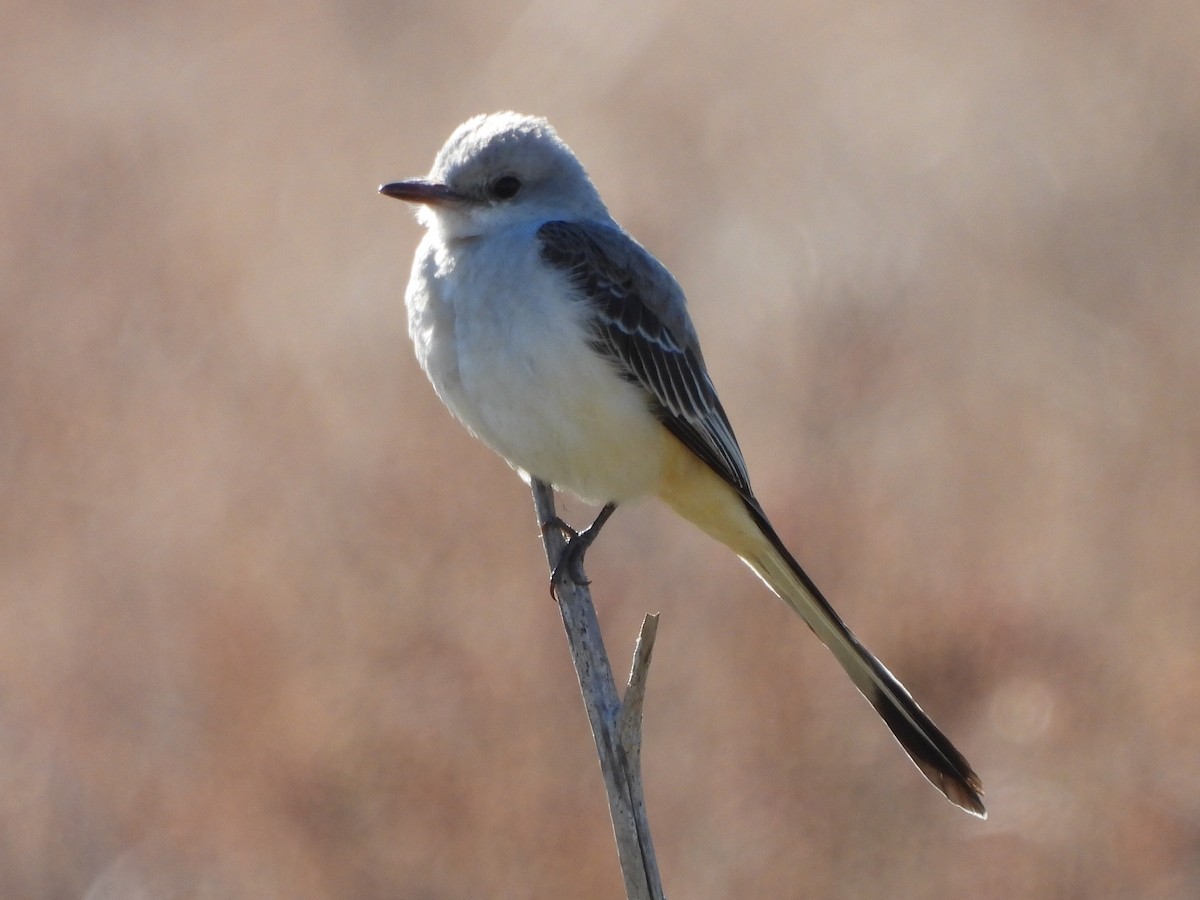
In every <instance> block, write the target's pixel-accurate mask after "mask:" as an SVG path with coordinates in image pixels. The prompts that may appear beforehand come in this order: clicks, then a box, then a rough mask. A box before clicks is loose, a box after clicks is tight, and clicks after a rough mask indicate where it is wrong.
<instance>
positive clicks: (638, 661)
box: [531, 481, 663, 900]
mask: <svg viewBox="0 0 1200 900" xmlns="http://www.w3.org/2000/svg"><path fill="white" fill-rule="evenodd" d="M531 487H532V489H533V505H534V508H535V509H536V511H537V517H538V524H539V525H541V526H542V535H543V543H544V544H545V548H546V561H547V563H548V564H549V566H550V571H551V572H553V571H554V569H555V567H556V566H557V564H558V560H559V557H560V556H561V554H562V551H563V548H564V546H565V545H566V541H565V539H564V538H563V536H562V534H560V533H559V531H558V529H557V528H548V527H546V523H548V522H551V521H553V520H554V517H555V512H554V492H553V490H552V489H551V488H550V487H549V485H546V484H543V483H542V482H540V481H534V482H533V483H532V485H531ZM570 568H571V567H570V566H563V567H562V571H560V573H559V577H558V579H557V580H556V581H555V584H554V593H555V597H556V598H557V599H558V608H559V611H560V612H561V613H562V619H563V626H564V628H566V632H567V642H568V644H569V645H570V650H571V659H572V661H573V662H574V664H575V674H576V675H577V676H578V677H579V689H580V691H581V692H582V694H583V703H584V706H585V707H586V708H587V714H588V719H589V721H590V722H591V726H592V737H593V738H594V739H595V741H596V753H597V755H598V756H599V758H600V771H601V774H602V775H603V776H604V786H605V789H606V791H607V792H608V806H609V813H610V815H611V816H612V823H613V834H614V836H615V837H616V841H617V854H618V856H619V857H620V861H621V873H622V874H623V875H624V878H625V893H626V895H627V896H628V897H629V898H630V900H661V898H662V897H663V890H662V880H661V879H660V877H659V874H658V863H657V862H656V861H655V858H654V845H653V842H652V841H651V839H650V825H649V822H648V821H647V819H646V802H645V798H644V797H643V796H642V772H641V741H642V735H641V722H642V699H643V697H644V696H645V688H646V675H647V672H648V670H649V666H650V656H651V651H652V650H653V648H654V635H655V630H656V629H657V626H658V616H647V617H646V619H645V621H644V622H643V623H642V632H641V635H640V636H639V638H638V644H637V649H636V651H635V653H634V660H633V668H632V670H631V671H630V673H629V686H628V688H627V690H626V693H625V704H624V705H623V704H622V703H621V699H620V697H619V696H618V695H617V685H616V682H615V681H614V680H613V674H612V666H611V665H609V662H608V655H607V654H606V653H605V651H604V640H603V637H602V636H601V634H600V623H599V622H598V621H597V619H596V610H595V607H594V606H593V605H592V595H591V591H589V590H588V587H587V585H586V584H577V583H575V581H573V580H572V578H571V573H570V572H568V571H567V570H568V569H570Z"/></svg>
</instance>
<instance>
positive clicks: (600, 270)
mask: <svg viewBox="0 0 1200 900" xmlns="http://www.w3.org/2000/svg"><path fill="white" fill-rule="evenodd" d="M537 234H538V239H539V240H540V242H541V256H542V260H543V261H544V262H545V263H546V264H547V265H549V266H551V267H552V268H555V269H558V270H560V271H562V272H563V273H565V274H566V276H567V278H568V280H569V281H570V283H571V285H572V286H573V287H574V288H575V289H576V290H578V291H579V293H580V295H581V296H582V297H583V298H584V299H585V300H586V302H587V303H588V304H589V306H590V308H591V311H592V313H593V315H594V319H593V321H594V323H595V335H594V338H593V340H592V347H593V349H595V350H596V351H597V352H599V353H600V354H602V355H603V356H605V357H607V358H608V359H610V360H611V361H612V362H613V363H614V365H615V366H616V367H617V370H618V372H619V373H620V374H621V375H622V377H624V378H625V379H627V380H628V381H630V382H633V383H634V384H638V385H640V386H641V387H642V388H644V389H645V391H646V392H647V394H648V395H649V398H650V400H651V408H652V410H653V411H654V413H655V415H657V416H658V418H659V420H660V421H661V422H662V423H663V425H664V426H665V427H666V428H667V429H668V430H670V431H671V433H672V434H674V435H675V436H676V437H677V438H679V440H680V441H682V442H683V444H684V445H685V446H686V447H688V449H690V450H691V451H692V452H693V453H695V454H696V455H697V456H699V457H700V458H701V459H702V460H704V462H706V463H707V464H708V465H709V466H710V467H711V468H712V469H713V470H714V471H715V472H716V473H717V474H718V475H720V476H721V477H722V478H724V479H725V480H726V481H728V482H729V483H730V484H731V485H732V486H733V487H734V488H736V489H737V491H738V492H739V493H740V494H742V496H743V497H745V498H746V499H747V500H750V501H752V502H753V498H754V495H753V492H752V491H751V490H750V478H749V476H748V475H747V474H746V463H745V460H744V459H743V458H742V451H741V448H739V447H738V443H737V438H736V437H734V434H733V428H732V427H731V426H730V424H729V418H728V417H727V416H726V415H725V410H724V409H722V408H721V401H720V400H718V399H717V392H716V390H715V389H714V388H713V385H712V381H710V380H709V377H708V372H707V370H706V369H705V367H704V359H703V357H702V356H701V354H700V345H699V342H698V341H697V339H696V333H695V330H694V329H693V327H692V323H691V321H690V320H689V318H688V315H687V307H686V305H685V301H684V297H683V291H682V290H680V288H679V285H678V284H677V283H676V281H675V279H674V278H672V277H671V273H670V272H668V271H667V270H666V269H665V268H664V267H663V266H662V264H661V263H659V262H658V260H656V259H655V258H654V257H653V256H651V255H650V254H649V253H647V252H646V251H645V250H644V249H643V248H642V247H641V245H639V244H638V243H637V242H636V241H635V240H633V238H631V237H629V235H627V234H625V233H624V232H623V231H621V230H620V229H618V228H614V227H611V226H605V225H597V224H591V223H580V222H547V223H546V224H545V225H543V226H542V227H541V228H539V229H538V233H537Z"/></svg>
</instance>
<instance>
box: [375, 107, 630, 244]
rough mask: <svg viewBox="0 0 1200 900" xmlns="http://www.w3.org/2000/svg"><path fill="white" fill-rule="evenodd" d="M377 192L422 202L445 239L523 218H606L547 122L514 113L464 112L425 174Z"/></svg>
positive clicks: (426, 219)
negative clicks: (466, 114)
mask: <svg viewBox="0 0 1200 900" xmlns="http://www.w3.org/2000/svg"><path fill="white" fill-rule="evenodd" d="M379 191H380V193H382V194H386V195H387V196H389V197H396V198H398V199H400V200H407V201H408V202H410V203H417V204H420V209H419V210H418V212H417V218H418V220H419V221H420V222H421V224H423V225H425V226H426V227H428V228H439V229H440V230H441V231H442V232H443V233H444V235H445V237H446V238H447V239H455V238H468V237H478V236H480V235H483V234H487V233H489V232H492V231H495V230H497V229H500V228H507V227H511V226H513V225H519V224H521V223H526V222H527V223H531V224H540V223H542V222H546V221H549V220H552V219H565V220H568V221H569V220H575V221H580V220H584V221H587V220H592V221H594V220H602V221H605V220H608V218H609V215H608V210H607V209H605V207H604V202H603V201H602V200H601V199H600V195H599V194H598V193H597V192H596V189H595V187H593V186H592V182H591V179H589V178H588V174H587V172H586V171H585V170H584V168H583V166H582V165H581V164H580V162H579V160H578V159H576V158H575V154H574V153H572V152H571V148H570V147H568V146H567V145H566V144H564V143H563V142H562V140H561V139H560V138H559V136H558V135H557V134H555V132H554V129H553V128H551V127H550V123H549V122H547V121H546V120H545V119H539V118H535V117H533V116H522V115H519V114H517V113H513V112H502V113H493V114H491V115H485V116H476V117H475V118H473V119H468V120H467V121H466V122H464V123H463V124H462V125H459V126H458V128H456V129H455V131H454V134H452V135H450V139H449V140H448V141H446V145H445V146H444V147H442V149H441V151H440V152H439V153H438V155H437V159H436V160H434V163H433V169H432V170H431V171H430V173H429V176H428V177H427V178H420V179H412V180H409V181H397V182H394V183H392V184H385V185H383V186H381V187H380V188H379Z"/></svg>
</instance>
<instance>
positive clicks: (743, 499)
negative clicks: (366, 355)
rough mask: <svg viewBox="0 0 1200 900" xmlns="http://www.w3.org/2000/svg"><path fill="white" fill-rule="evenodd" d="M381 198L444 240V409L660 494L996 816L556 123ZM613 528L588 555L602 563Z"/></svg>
mask: <svg viewBox="0 0 1200 900" xmlns="http://www.w3.org/2000/svg"><path fill="white" fill-rule="evenodd" d="M380 191H381V192H382V193H384V194H386V195H387V196H389V197H398V198H399V199H401V200H407V201H409V202H410V203H416V204H419V207H420V208H419V210H418V213H417V216H418V218H419V220H420V221H421V223H422V224H424V225H425V226H426V228H427V229H428V231H427V232H426V234H425V238H424V240H422V241H421V245H420V247H419V248H418V249H417V255H416V260H415V261H414V264H413V270H412V277H411V280H410V281H409V283H408V292H407V295H406V300H407V304H408V327H409V333H410V334H411V336H412V339H413V343H414V344H415V345H416V351H417V359H418V360H420V363H421V366H422V367H423V368H424V369H425V372H426V373H427V374H428V375H429V379H430V381H432V382H433V386H434V389H435V390H436V391H437V393H438V396H439V397H441V398H442V401H443V402H444V403H445V404H446V406H448V407H449V408H450V411H451V412H452V413H454V415H455V416H457V417H458V419H459V420H460V421H461V422H462V423H463V424H464V425H466V426H467V428H468V429H469V430H470V431H471V433H472V434H474V435H475V436H476V437H478V438H479V439H480V440H482V441H484V442H485V443H486V444H488V445H489V446H490V447H492V448H493V449H494V450H496V452H498V453H499V454H500V455H501V456H503V457H504V458H505V459H506V460H508V462H509V464H510V465H512V466H513V467H514V468H515V469H517V470H518V471H519V472H521V473H522V475H523V476H525V477H534V478H538V479H540V480H542V481H545V482H547V483H549V484H552V485H553V486H554V487H556V488H560V489H563V490H566V491H570V492H571V493H573V494H575V495H577V496H579V497H580V498H582V499H584V500H586V501H589V502H592V503H596V504H604V505H605V508H604V511H603V512H602V513H601V516H600V518H599V519H598V522H602V521H603V520H604V519H605V518H607V515H608V514H609V513H611V511H612V509H613V508H614V507H615V506H616V505H617V504H619V503H621V502H623V501H626V500H632V499H635V498H637V497H643V496H646V495H657V496H659V497H661V498H662V499H663V500H665V501H666V502H667V503H668V504H669V505H670V506H671V507H672V508H673V509H674V510H675V511H676V512H678V513H679V514H680V515H681V516H683V517H684V518H685V519H688V520H689V521H691V522H694V523H695V524H696V525H697V526H699V527H700V528H701V529H702V530H703V531H705V532H707V533H708V534H709V535H711V536H712V537H714V538H716V539H717V540H718V541H720V542H721V543H722V544H725V545H726V546H727V547H729V548H730V549H731V550H733V552H734V553H736V554H737V555H738V556H739V557H741V558H742V560H743V561H745V563H746V564H747V565H748V566H750V568H751V569H753V570H754V571H755V572H756V573H757V574H758V575H759V577H760V578H762V580H763V581H765V582H766V583H767V586H768V587H769V588H771V590H772V591H774V592H775V593H776V594H778V595H779V596H780V597H781V598H783V600H785V601H786V602H787V603H788V604H789V605H790V606H791V607H792V608H793V609H794V610H795V611H796V612H797V613H799V614H800V615H801V617H803V619H804V621H805V622H807V623H808V626H809V627H810V628H811V629H812V630H813V631H814V632H815V633H816V635H817V637H819V638H820V639H821V641H822V642H823V643H824V644H825V646H827V647H828V648H829V649H830V650H832V651H833V655H834V656H835V657H836V658H837V660H838V662H840V663H841V664H842V667H843V668H844V669H845V670H846V673H847V674H848V675H849V676H850V679H851V680H852V681H853V682H854V684H855V686H856V687H857V688H858V689H859V690H860V691H861V692H862V693H863V695H864V696H865V697H866V698H867V700H869V701H870V703H871V705H872V706H874V707H875V709H876V711H877V712H878V713H879V715H880V716H882V717H883V720H884V722H885V723H887V726H888V727H889V728H890V729H891V730H892V733H893V734H894V735H895V736H896V739H897V740H898V741H899V742H900V745H901V746H902V747H903V748H904V749H905V751H907V752H908V755H909V756H910V757H911V758H912V760H913V762H914V763H916V765H917V768H919V769H920V770H921V772H922V773H923V774H924V775H925V777H926V778H928V779H929V780H930V782H932V783H933V785H934V786H935V787H936V788H938V789H939V790H940V791H941V792H942V793H943V794H945V795H946V797H947V798H949V800H950V801H951V802H952V803H954V804H956V805H958V806H960V807H962V808H963V809H965V810H966V811H967V812H970V813H973V814H975V815H978V816H984V815H986V813H985V812H984V808H983V802H982V799H981V795H982V793H983V789H982V786H981V784H980V781H979V778H978V776H976V774H975V773H974V772H973V771H972V770H971V767H970V765H969V764H968V763H967V761H966V760H965V759H964V758H963V756H962V754H960V753H959V752H958V751H957V750H956V749H955V748H954V746H953V745H952V744H951V743H950V741H948V740H947V739H946V738H945V736H944V735H943V734H942V733H941V732H940V731H939V730H938V729H937V726H935V725H934V724H933V722H931V721H930V720H929V717H928V716H926V715H925V713H924V712H922V711H921V708H920V707H919V706H917V704H916V702H915V701H914V700H913V698H912V697H911V696H910V695H909V693H908V691H907V690H905V689H904V686H903V685H901V684H900V682H899V681H897V680H896V678H895V677H893V675H892V674H891V673H890V672H889V671H888V670H887V669H886V668H884V667H883V665H882V664H881V663H880V662H879V660H877V659H876V658H875V657H874V656H872V655H871V653H870V652H869V651H868V650H867V649H866V648H865V647H863V645H862V644H860V643H859V642H858V640H857V639H856V638H855V637H854V635H853V634H852V633H851V632H850V630H849V629H848V628H847V627H846V626H845V625H844V624H843V623H842V620H841V619H840V618H838V615H837V613H835V612H834V610H833V608H832V607H831V606H830V605H829V603H828V602H827V601H826V600H825V598H824V597H823V596H822V595H821V592H820V591H819V590H817V586H816V585H815V584H813V582H812V579H810V578H809V577H808V575H806V574H805V572H804V570H803V569H802V568H800V565H799V563H797V562H796V560H795V559H794V558H793V557H792V555H791V554H790V553H789V552H788V550H787V548H786V547H785V546H784V545H783V542H782V541H781V540H780V539H779V537H778V535H776V534H775V530H774V529H773V528H772V527H771V524H770V522H768V521H767V517H766V514H765V513H764V512H763V509H762V507H761V506H760V505H759V502H758V500H757V499H756V498H755V496H754V492H753V491H752V490H751V489H750V479H749V476H748V475H747V473H746V463H745V460H743V458H742V452H741V450H740V448H739V447H738V443H737V439H736V438H735V437H734V436H733V429H732V428H731V427H730V425H729V419H728V418H726V416H725V411H724V410H723V409H722V408H721V402H720V401H719V400H718V399H717V393H716V390H715V389H714V388H713V385H712V382H711V381H710V380H709V377H708V372H707V371H706V370H705V367H704V358H703V356H702V355H701V353H700V344H699V341H698V340H697V338H696V332H695V329H694V328H693V327H692V322H691V319H690V318H689V317H688V312H687V306H686V303H685V301H684V296H683V291H682V290H681V289H680V287H679V285H678V284H677V283H676V281H675V279H674V278H673V277H672V276H671V273H670V272H668V271H667V270H666V268H664V267H663V265H662V264H661V263H659V262H658V260H656V259H655V258H654V257H653V256H651V255H650V254H649V253H648V252H646V250H645V249H643V248H642V246H641V245H640V244H638V243H637V241H635V240H634V239H633V238H632V237H630V236H629V235H628V234H627V233H626V232H625V231H624V230H622V228H621V226H620V225H618V224H617V223H616V221H615V220H614V219H613V218H612V216H611V215H609V212H608V210H607V209H606V208H605V206H604V202H603V201H602V200H601V199H600V195H599V194H598V193H597V191H596V189H595V187H593V186H592V182H591V180H590V179H589V178H588V175H587V172H586V171H584V168H583V166H582V165H581V164H580V162H579V160H578V159H576V158H575V154H573V153H572V152H571V150H570V149H569V148H568V147H567V145H566V144H564V143H563V142H562V141H561V140H560V139H559V137H558V135H557V134H555V132H554V130H553V129H552V128H551V127H550V125H549V124H548V123H547V122H546V121H545V120H544V119H536V118H530V117H527V116H520V115H517V114H515V113H498V114H496V115H490V116H477V117H476V118H473V119H471V120H470V121H468V122H465V123H464V124H463V125H461V126H459V128H458V129H457V130H456V131H455V132H454V134H452V135H451V136H450V139H449V141H447V142H446V145H445V146H444V147H443V148H442V150H441V152H440V153H439V154H438V156H437V159H436V161H435V162H434V165H433V170H432V172H431V173H430V174H429V177H428V178H423V179H417V180H412V181H398V182H395V183H394V184H386V185H384V186H383V187H381V188H380ZM597 530H598V526H594V527H593V529H589V531H590V534H589V533H586V532H585V535H587V537H586V538H585V539H584V540H583V542H582V544H580V545H579V548H578V549H580V550H582V548H583V547H586V545H587V543H588V542H589V539H590V538H591V537H594V536H595V533H596V531H597Z"/></svg>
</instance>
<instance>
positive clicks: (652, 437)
mask: <svg viewBox="0 0 1200 900" xmlns="http://www.w3.org/2000/svg"><path fill="white" fill-rule="evenodd" d="M464 268H465V267H462V266H460V267H459V269H458V271H457V272H456V273H455V274H456V276H457V277H456V278H455V281H456V284H455V285H454V287H453V289H452V290H449V291H448V290H446V288H447V287H449V286H448V285H446V284H445V283H442V284H441V285H438V287H440V288H441V290H434V291H431V292H429V293H428V294H426V295H425V296H424V297H412V296H410V298H409V301H410V309H409V311H410V330H411V332H412V337H413V341H414V343H415V345H416V349H417V356H418V359H419V360H420V362H421V365H422V367H423V368H424V369H425V371H426V373H427V374H428V375H429V378H430V380H431V381H432V382H433V385H434V388H435V389H436V390H437V392H438V395H439V396H440V397H441V399H442V400H443V402H444V403H445V404H446V405H447V406H448V407H449V408H450V410H451V412H453V413H454V415H455V416H456V417H457V418H458V419H459V420H460V421H462V423H463V424H464V425H466V426H467V428H468V429H470V431H471V432H472V433H473V434H474V435H475V436H476V437H478V438H480V439H481V440H482V441H484V443H486V444H488V445H489V446H490V447H491V448H492V449H493V450H495V451H496V452H497V453H499V454H500V455H501V456H503V457H504V458H505V459H506V460H507V461H508V462H509V464H510V465H512V466H513V467H514V468H516V469H518V470H519V471H521V472H522V474H524V475H527V476H532V477H535V478H538V479H540V480H543V481H546V482H549V483H550V484H553V485H554V486H555V487H556V488H560V489H563V490H566V491H568V492H570V493H572V494H575V495H576V496H578V497H580V498H581V499H583V500H585V501H587V502H590V503H607V502H610V501H614V502H623V501H627V500H632V499H634V498H636V497H639V496H643V495H646V494H651V493H655V492H656V491H657V489H658V485H659V482H660V481H661V478H662V473H663V469H664V460H665V454H666V449H665V439H666V437H667V432H666V430H665V429H664V428H663V427H662V425H661V424H659V422H658V421H657V420H656V419H655V418H654V416H653V415H652V414H651V412H650V410H649V407H648V398H647V396H646V394H645V392H644V391H643V390H642V389H641V388H640V387H638V386H636V385H634V384H631V383H629V382H627V381H625V380H624V379H622V378H621V377H620V376H619V375H618V374H617V373H616V371H615V370H614V369H613V368H612V367H611V365H610V364H609V363H608V362H607V361H606V360H604V359H603V358H602V357H600V356H599V355H598V354H597V353H596V352H595V351H594V350H593V349H592V348H591V347H589V346H588V344H587V340H588V337H589V334H588V332H587V330H586V326H585V311H584V310H583V309H582V308H581V307H574V306H572V305H571V304H572V303H573V302H574V301H572V300H569V299H567V298H566V297H564V296H563V295H562V293H561V291H562V286H561V285H559V284H558V283H556V282H549V281H546V280H543V279H544V276H543V275H542V274H541V272H540V271H539V270H537V269H536V268H535V269H533V270H532V271H531V272H530V275H529V277H528V278H527V279H524V280H520V279H514V280H513V281H512V282H511V283H514V284H523V285H524V287H525V289H524V290H523V291H521V292H520V293H519V294H510V295H505V294H498V293H497V292H496V291H495V290H494V286H487V285H483V284H478V283H472V280H471V279H469V277H468V276H469V274H470V273H469V271H464ZM493 285H494V282H493ZM489 288H490V289H489Z"/></svg>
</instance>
